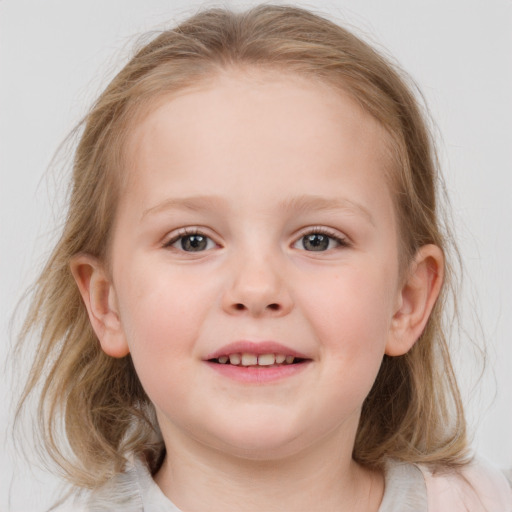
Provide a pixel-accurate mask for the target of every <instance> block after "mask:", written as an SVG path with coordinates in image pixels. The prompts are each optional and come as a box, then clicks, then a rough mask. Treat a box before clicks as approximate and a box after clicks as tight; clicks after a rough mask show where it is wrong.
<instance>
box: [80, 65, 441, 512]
mask: <svg viewBox="0 0 512 512" xmlns="http://www.w3.org/2000/svg"><path fill="white" fill-rule="evenodd" d="M386 142H387V139H386V134H385V132H384V130H383V129H382V128H381V126H380V125H379V124H378V123H377V122H376V121H375V120H374V119H373V118H371V117H370V116H369V115H368V114H366V113H365V112H364V111H362V110H361V109H360V108H359V107H358V106H357V104H356V103H355V102H354V101H353V100H352V99H351V98H350V97H349V96H347V95H344V94H343V93H341V92H339V91H334V90H332V89H330V88H329V87H327V86H322V85H319V84H318V83H313V82H310V81H308V80H306V79H303V78H299V77H296V76H293V75H286V74H276V73H272V72H269V71H265V72H264V71H261V70H260V71H256V70H251V71H244V72H242V71H241V70H231V71H226V72H224V73H223V74H221V75H219V76H218V77H216V78H215V79H214V80H212V81H211V82H208V83H207V84H204V86H203V87H200V88H196V89H193V90H186V91H182V92H181V93H180V94H179V95H177V96H168V97H165V98H161V99H160V100H159V101H158V104H155V108H154V109H153V110H152V111H151V112H149V113H148V115H147V116H146V117H145V118H143V119H142V120H140V122H138V123H137V125H136V126H135V127H134V128H133V129H132V133H131V135H130V138H129V143H128V145H127V147H128V148H129V150H128V151H127V155H126V161H127V162H129V165H128V169H127V172H128V176H129V180H128V183H127V186H126V188H125V190H124V192H123V194H122V198H121V201H120V204H119V207H118V212H117V217H116V223H115V230H114V235H113V240H112V251H111V269H112V273H111V274H109V273H108V272H107V270H106V269H105V266H104V265H103V264H102V262H100V261H97V260H95V259H94V258H92V257H90V256H88V255H81V256H78V257H76V258H75V259H74V261H73V263H72V271H73V273H74V275H75V278H76V280H77V283H78V285H79V287H80V290H81V292H82V295H83V297H84V300H85V303H86V305H87V307H88V311H89V315H90V318H91V322H92V325H93V327H94V329H95V331H96V333H97V335H98V338H99V339H100V342H101V345H102V348H103V350H104V351H105V352H106V353H107V354H109V355H111V356H113V357H123V356H125V355H126V354H128V353H131V356H132V358H133V361H134V365H135V368H136V371H137V374H138V376H139V378H140V380H141V382H142V384H143V386H144V388H145V390H146V392H147V394H148V396H149V397H150V398H151V400H152V402H153V403H154V405H155V408H156V411H157V416H158V420H159V424H160V427H161V431H162V434H163V437H164V441H165V444H166V448H167V454H168V455H167V457H166V459H165V462H164V464H163V466H162V468H161V470H160V471H159V473H158V474H157V475H156V477H155V479H156V481H157V483H158V484H159V486H160V488H161V489H162V491H163V492H164V493H165V494H166V495H167V496H168V497H169V498H170V499H171V500H172V501H173V502H174V503H175V504H176V505H177V506H178V507H180V508H181V509H183V510H187V511H188V510H191V511H193V510H202V511H203V510H225V511H229V510H238V511H240V510H247V511H250V510H269V511H271V510H297V511H299V510H337V511H349V510H350V511H354V510H365V511H376V510H377V509H378V507H379V504H380V501H381V499H382V495H383V476H382V475H381V474H380V473H376V472H372V471H369V470H367V469H365V468H363V467H361V466H359V465H358V464H356V463H355V462H354V461H353V460H352V457H351V453H352V449H353V445H354V439H355V435H356V430H357V425H358V420H359V415H360V410H361V405H362V403H363V401H364V399H365V397H366V395H367V394H368V392H369V391H370V389H371V387H372V384H373V382H374V380H375V377H376V375H377V372H378V369H379V366H380V363H381V360H382V357H383V355H384V354H385V353H387V354H389V355H393V356H396V355H401V354H404V353H405V352H407V351H408V350H409V349H410V348H411V346H412V345H413V344H414V342H415V341H416V340H417V338H418V337H419V335H420V334H421V332H422V330H423V328H424V326H425V323H426V321H427V319H428V315H429V313H430V311H431V309H432V306H433V304H434V302H435V299H436V297H437V295H438V293H439V289H440V286H441V282H442V266H443V260H442V253H441V251H440V250H439V249H438V248H437V247H435V246H431V245H430V246H425V247H422V248H421V249H420V251H419V252H418V254H417V255H416V258H415V259H414V261H413V262H411V265H410V268H408V269H405V272H404V271H403V270H404V269H400V268H399V266H398V261H399V258H398V247H399V239H398V232H397V219H396V217H395V210H394V206H393V199H392V197H391V194H390V192H389V188H388V184H387V179H386V166H387V165H388V160H387V157H386V154H387V145H386ZM205 196H207V197H205ZM184 228H187V229H188V231H187V233H186V235H187V236H188V235H189V234H190V232H192V233H193V234H197V233H200V234H201V235H202V236H205V237H208V239H207V245H206V247H205V250H201V251H196V252H187V251H186V250H183V247H182V245H181V242H182V240H183V238H179V237H180V236H183V235H184V232H183V229H184ZM319 231H320V232H327V234H328V235H329V236H330V237H331V238H330V239H329V244H328V246H327V248H326V250H322V251H310V250H307V249H306V247H305V246H304V243H303V241H304V236H305V235H307V234H312V233H318V232H319ZM189 240H190V239H189ZM404 275H405V277H406V279H404ZM237 340H249V341H254V342H260V341H265V340H273V341H277V342H279V343H282V344H284V345H286V346H288V347H290V348H293V349H294V350H297V351H300V352H301V353H303V354H305V355H306V356H307V357H308V359H309V363H308V364H307V366H306V367H305V368H304V369H303V370H302V371H301V372H299V373H297V374H295V375H293V376H291V377H288V378H284V379H281V380H279V381H275V382H270V383H261V384H257V383H256V384H255V383H252V384H247V383H240V382H236V381H234V380H232V379H229V378H227V377H225V376H224V375H221V374H219V373H218V372H215V371H213V370H212V369H211V367H210V366H209V365H208V364H207V363H206V362H205V358H206V357H207V356H208V354H211V353H212V352H214V351H215V350H218V349H219V348H221V347H222V346H224V345H226V344H227V343H231V342H233V341H237ZM305 489H307V491H305Z"/></svg>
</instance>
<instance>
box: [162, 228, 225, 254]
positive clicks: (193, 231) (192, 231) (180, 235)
mask: <svg viewBox="0 0 512 512" xmlns="http://www.w3.org/2000/svg"><path fill="white" fill-rule="evenodd" d="M192 236H198V237H199V236H200V237H204V238H205V239H206V240H207V241H208V240H209V241H210V242H213V243H214V244H215V242H214V241H213V239H212V238H211V237H210V236H208V235H206V234H205V233H203V232H202V231H200V230H199V229H197V228H182V229H180V230H178V232H177V233H176V235H175V236H173V237H172V238H171V239H170V240H168V241H166V242H165V243H164V244H163V247H164V248H172V246H173V245H174V244H175V243H176V242H178V241H179V240H181V239H185V238H187V237H192ZM207 243H208V242H207ZM215 245H217V244H215ZM178 250H180V249H178ZM181 250H182V251H183V252H194V251H185V249H181ZM196 252H202V251H196Z"/></svg>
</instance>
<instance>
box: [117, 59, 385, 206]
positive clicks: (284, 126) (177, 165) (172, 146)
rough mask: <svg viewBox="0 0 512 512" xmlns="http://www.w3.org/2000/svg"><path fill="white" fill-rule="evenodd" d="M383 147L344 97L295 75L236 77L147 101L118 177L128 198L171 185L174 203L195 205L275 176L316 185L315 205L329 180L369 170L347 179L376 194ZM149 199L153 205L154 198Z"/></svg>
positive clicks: (374, 125)
mask: <svg viewBox="0 0 512 512" xmlns="http://www.w3.org/2000/svg"><path fill="white" fill-rule="evenodd" d="M388 146H389V145H388V136H387V133H386V132H385V130H384V129H383V128H382V126H381V125H380V124H379V123H378V122H377V121H376V120H375V119H374V118H373V117H371V116H370V115H369V114H367V113H366V112H364V111H363V110H362V108H361V107H360V106H359V105H358V104H357V102H356V101H354V100H353V99H352V98H351V97H350V96H349V95H348V94H347V93H345V92H343V91H342V90H337V89H335V88H334V87H332V86H330V85H327V84H325V83H323V82H320V81H317V80H313V79H311V78H305V77H302V76H299V75H297V74H294V73H283V72H277V71H274V70H257V69H253V68H251V69H248V70H247V69H244V70H241V69H234V70H230V71H225V72H222V73H219V74H218V75H215V76H213V77H210V78H209V79H208V80H205V81H204V82H201V83H199V84H196V85H195V86H194V87H190V88H186V89H183V90H181V91H179V92H178V93H172V94H166V95H162V96H160V97H158V98H157V99H156V100H154V102H153V103H152V105H151V108H149V109H147V110H146V111H145V112H144V115H140V116H138V118H137V122H134V123H132V126H131V130H130V132H129V136H128V140H127V144H126V151H125V163H126V169H125V170H126V171H127V173H128V177H129V180H128V182H129V183H131V186H128V192H129V191H130V190H131V191H134V190H137V191H138V192H143V191H144V187H153V188H155V186H156V184H159V183H160V184H162V185H163V184H164V183H166V182H168V181H169V180H172V189H173V193H174V194H178V195H179V194H180V193H183V194H185V193H188V192H190V193H193V194H194V195H198V194H203V193H204V191H205V189H207V190H208V192H209V193H210V192H215V188H216V187H221V188H222V187H223V191H226V190H227V189H226V180H229V186H228V189H229V190H231V192H232V193H233V194H238V193H240V191H241V190H243V189H244V187H245V188H248V189H251V187H256V186H257V185H258V184H260V183H259V182H260V181H261V180H267V182H265V186H267V187H268V186H269V185H270V183H272V181H273V178H274V179H275V180H274V181H275V183H276V184H277V183H278V182H279V179H278V175H280V177H281V178H283V179H282V180H281V182H280V186H282V185H283V184H285V183H288V185H287V186H288V187H289V188H290V189H293V188H294V185H296V184H297V183H299V182H301V183H303V184H304V185H305V184H306V182H307V181H308V180H310V181H311V180H313V181H314V182H315V183H314V185H315V192H316V194H317V195H318V194H320V195H321V194H323V193H324V192H325V193H329V187H330V184H329V179H328V178H329V177H330V176H331V175H335V174H336V173H338V172H340V173H343V172H344V171H349V170H351V169H360V168H362V167H366V168H367V169H369V170H371V171H372V172H371V173H370V174H371V176H370V174H368V173H366V174H365V175H363V174H361V175H360V176H357V173H352V174H351V179H352V180H356V181H357V180H358V179H360V180H368V179H369V178H371V179H372V180H374V181H375V180H377V181H378V182H379V183H377V184H376V185H377V188H379V189H380V190H381V191H382V186H384V188H385V189H386V190H387V189H388V187H387V183H386V182H387V173H388V167H389V162H390V158H389V156H388V153H389V151H388ZM324 178H325V179H324ZM296 180H299V181H297V182H296ZM322 185H324V186H322ZM158 188H160V189H161V192H162V195H164V194H166V193H168V192H169V190H168V189H166V187H165V186H161V187H158ZM146 192H147V193H148V194H149V193H150V192H151V194H153V195H154V196H155V197H154V200H157V197H156V196H158V190H156V191H155V190H153V191H149V190H146ZM269 192H270V190H269ZM162 199H164V198H163V197H162Z"/></svg>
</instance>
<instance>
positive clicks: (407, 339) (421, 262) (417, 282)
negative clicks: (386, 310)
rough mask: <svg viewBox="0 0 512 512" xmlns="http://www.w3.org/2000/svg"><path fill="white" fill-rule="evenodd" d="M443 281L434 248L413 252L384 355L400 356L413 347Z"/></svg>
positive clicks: (440, 256) (440, 260)
mask: <svg viewBox="0 0 512 512" xmlns="http://www.w3.org/2000/svg"><path fill="white" fill-rule="evenodd" d="M443 278H444V256H443V252H442V250H441V249H440V248H439V247H438V246H437V245H432V244H429V245H424V246H422V247H421V248H420V249H419V250H418V252H417V253H416V255H415V257H414V259H413V261H412V262H411V265H410V267H409V272H408V274H407V277H406V281H405V283H404V284H403V286H402V288H401V290H399V296H398V300H397V307H396V311H395V312H394V315H393V318H392V321H391V329H390V336H389V339H388V343H387V344H386V354H387V355H389V356H400V355H403V354H405V353H406V352H408V351H409V349H411V348H412V346H413V345H414V344H415V343H416V341H417V340H418V338H419V337H420V336H421V334H422V332H423V330H424V329H425V325H426V324H427V321H428V318H429V316H430V313H431V312H432V308H433V307H434V304H435V303H436V300H437V297H438V296H439V292H440V291H441V286H442V284H443Z"/></svg>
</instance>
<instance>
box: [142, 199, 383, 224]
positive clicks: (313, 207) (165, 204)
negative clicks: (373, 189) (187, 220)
mask: <svg viewBox="0 0 512 512" xmlns="http://www.w3.org/2000/svg"><path fill="white" fill-rule="evenodd" d="M219 208H220V209H224V210H227V209H228V205H227V201H225V200H224V199H222V198H221V197H217V196H203V195H199V196H190V197H183V198H169V199H166V200H164V201H162V202H161V203H158V204H157V205H155V206H152V207H151V208H148V209H147V210H144V212H143V213H142V215H141V221H142V220H143V219H144V218H145V217H146V216H148V215H154V214H157V213H160V212H162V211H167V210H173V209H180V210H189V211H192V212H203V211H209V210H212V209H219ZM279 209H282V210H285V211H291V212H293V213H294V214H300V213H306V212H312V211H313V212H318V211H339V210H347V211H349V212H353V213H355V214H359V215H360V216H362V217H364V218H365V219H366V220H367V221H368V222H369V223H370V224H372V225H375V221H374V219H373V217H372V215H371V213H370V211H369V210H368V209H367V208H365V207H364V206H363V205H361V204H359V203H357V202H355V201H352V200H350V199H347V198H339V197H324V196H317V195H302V196H298V197H292V198H290V199H285V200H284V201H282V202H281V203H279Z"/></svg>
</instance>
